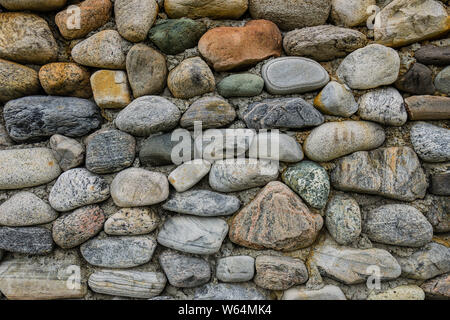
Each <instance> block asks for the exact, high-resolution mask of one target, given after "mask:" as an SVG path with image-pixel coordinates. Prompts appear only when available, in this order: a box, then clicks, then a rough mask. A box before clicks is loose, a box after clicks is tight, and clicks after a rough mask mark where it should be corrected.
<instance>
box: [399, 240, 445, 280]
mask: <svg viewBox="0 0 450 320" xmlns="http://www.w3.org/2000/svg"><path fill="white" fill-rule="evenodd" d="M396 259H397V261H398V263H399V264H400V266H401V267H402V276H403V277H406V278H410V279H417V280H428V279H431V278H434V277H436V276H439V275H441V274H444V273H447V272H449V271H450V248H447V247H445V246H443V245H441V244H438V243H435V242H432V243H430V244H427V245H426V246H424V247H423V248H420V249H417V250H416V251H415V252H414V253H413V254H411V255H410V256H408V257H398V256H396Z"/></svg>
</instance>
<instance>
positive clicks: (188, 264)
mask: <svg viewBox="0 0 450 320" xmlns="http://www.w3.org/2000/svg"><path fill="white" fill-rule="evenodd" d="M159 263H160V265H161V267H162V268H163V270H164V273H165V274H166V276H167V279H168V280H169V283H170V284H171V285H172V286H174V287H177V288H194V287H198V286H201V285H204V284H205V283H207V282H208V281H209V279H210V278H211V267H210V266H209V263H208V262H207V261H206V260H204V259H202V258H196V257H191V256H188V255H185V254H181V253H179V252H176V251H172V250H166V251H163V252H162V253H161V254H160V255H159Z"/></svg>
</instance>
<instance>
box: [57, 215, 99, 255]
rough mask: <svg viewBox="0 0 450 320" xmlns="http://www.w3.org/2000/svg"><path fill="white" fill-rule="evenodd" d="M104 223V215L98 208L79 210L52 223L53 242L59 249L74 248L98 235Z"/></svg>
mask: <svg viewBox="0 0 450 320" xmlns="http://www.w3.org/2000/svg"><path fill="white" fill-rule="evenodd" d="M104 222H105V215H104V213H103V210H102V209H100V207H99V206H87V207H83V208H79V209H77V210H75V211H74V212H72V213H69V214H66V215H64V216H61V217H59V218H58V219H57V220H56V221H55V223H53V228H52V234H53V240H54V241H55V243H56V244H57V245H58V246H60V247H61V248H64V249H70V248H74V247H76V246H79V245H80V244H82V243H84V242H86V241H87V240H89V239H90V238H92V237H94V236H95V235H96V234H97V233H99V232H100V231H101V230H102V229H103V223H104Z"/></svg>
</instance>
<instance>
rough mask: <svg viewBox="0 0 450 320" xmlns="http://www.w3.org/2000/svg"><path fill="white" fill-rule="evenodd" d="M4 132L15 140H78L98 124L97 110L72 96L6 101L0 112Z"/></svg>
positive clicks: (86, 101)
mask: <svg viewBox="0 0 450 320" xmlns="http://www.w3.org/2000/svg"><path fill="white" fill-rule="evenodd" d="M3 117H4V118H5V124H6V129H7V130H8V133H9V135H10V136H11V138H13V139H14V140H16V141H26V140H29V139H38V138H45V137H50V136H52V135H53V134H55V133H58V134H62V135H65V136H68V137H81V136H84V135H86V134H88V133H89V132H91V131H92V130H94V129H97V128H98V127H99V126H100V124H101V121H102V120H101V116H100V113H99V109H98V107H97V106H96V105H95V103H93V102H92V101H90V100H86V99H80V98H74V97H53V96H30V97H24V98H20V99H16V100H11V101H9V102H8V103H7V104H6V105H5V107H4V109H3Z"/></svg>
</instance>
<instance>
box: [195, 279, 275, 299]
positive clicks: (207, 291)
mask: <svg viewBox="0 0 450 320" xmlns="http://www.w3.org/2000/svg"><path fill="white" fill-rule="evenodd" d="M194 300H267V297H266V296H265V295H264V294H263V293H261V292H260V291H259V290H258V289H257V287H256V286H254V285H251V284H228V283H218V284H212V283H208V284H207V285H205V286H203V287H201V288H198V289H197V290H196V291H195V295H194Z"/></svg>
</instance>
